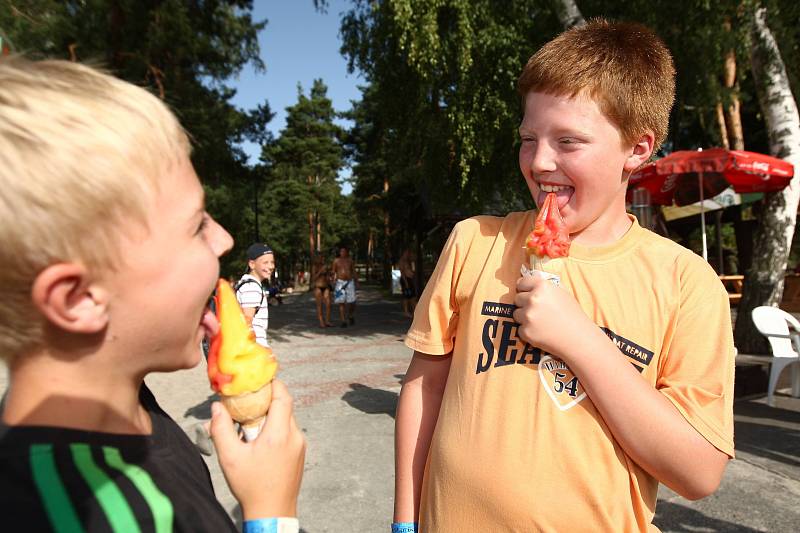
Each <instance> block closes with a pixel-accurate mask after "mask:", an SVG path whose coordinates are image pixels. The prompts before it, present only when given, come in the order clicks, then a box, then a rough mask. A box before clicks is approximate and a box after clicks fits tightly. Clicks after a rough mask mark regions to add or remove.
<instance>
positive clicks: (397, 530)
mask: <svg viewBox="0 0 800 533" xmlns="http://www.w3.org/2000/svg"><path fill="white" fill-rule="evenodd" d="M418 527H419V526H418V525H417V523H416V522H394V523H393V524H392V533H417V528H418Z"/></svg>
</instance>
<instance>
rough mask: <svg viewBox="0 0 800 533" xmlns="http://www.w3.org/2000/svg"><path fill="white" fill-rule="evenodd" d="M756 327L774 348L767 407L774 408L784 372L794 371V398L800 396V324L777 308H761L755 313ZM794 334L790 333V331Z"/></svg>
mask: <svg viewBox="0 0 800 533" xmlns="http://www.w3.org/2000/svg"><path fill="white" fill-rule="evenodd" d="M752 317H753V323H754V324H755V326H756V328H757V329H758V331H759V332H760V333H761V334H762V335H764V336H765V337H766V338H767V340H768V341H769V345H770V347H771V348H772V362H771V364H770V371H769V384H768V386H767V404H768V405H770V406H774V405H775V398H774V394H775V385H776V384H777V383H778V378H779V377H780V375H781V372H782V371H783V369H784V368H786V367H787V366H789V365H794V366H793V368H792V396H795V397H798V396H800V336H798V335H800V322H798V321H797V319H796V318H795V317H793V316H792V315H790V314H789V313H787V312H786V311H784V310H782V309H778V308H777V307H769V306H765V305H762V306H760V307H756V308H755V309H753V312H752ZM790 326H791V328H792V329H793V330H794V333H792V332H790V331H789V327H790Z"/></svg>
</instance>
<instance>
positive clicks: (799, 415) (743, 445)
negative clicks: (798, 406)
mask: <svg viewBox="0 0 800 533" xmlns="http://www.w3.org/2000/svg"><path fill="white" fill-rule="evenodd" d="M733 411H734V434H735V435H736V449H737V450H739V451H743V452H747V453H750V454H753V455H757V456H759V457H763V458H764V459H768V460H770V461H776V462H778V463H783V464H785V465H788V466H790V467H793V468H800V412H796V411H791V410H788V409H781V408H779V407H769V406H767V405H766V404H764V403H760V402H754V401H745V400H743V401H738V402H736V403H735V404H734V407H733Z"/></svg>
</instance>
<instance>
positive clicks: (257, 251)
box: [247, 242, 272, 261]
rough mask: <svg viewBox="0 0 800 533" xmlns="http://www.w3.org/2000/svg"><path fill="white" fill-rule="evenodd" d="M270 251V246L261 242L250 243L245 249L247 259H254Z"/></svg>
mask: <svg viewBox="0 0 800 533" xmlns="http://www.w3.org/2000/svg"><path fill="white" fill-rule="evenodd" d="M271 253H272V248H270V247H269V246H267V245H266V244H264V243H263V242H257V243H255V244H251V245H250V248H248V249H247V260H248V261H255V260H256V259H258V258H259V257H261V256H262V255H265V254H271Z"/></svg>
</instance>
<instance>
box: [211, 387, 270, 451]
mask: <svg viewBox="0 0 800 533" xmlns="http://www.w3.org/2000/svg"><path fill="white" fill-rule="evenodd" d="M221 401H222V404H223V405H224V406H225V408H226V409H227V410H228V412H229V413H230V415H231V418H233V419H234V420H236V421H237V422H239V423H240V424H241V425H242V429H243V431H244V434H245V440H247V441H248V442H249V441H251V440H253V439H255V438H256V436H258V433H259V431H261V426H262V424H263V422H264V417H265V416H266V414H267V410H269V404H270V402H271V401H272V382H271V381H270V382H269V383H267V384H266V385H264V386H263V387H261V388H260V389H258V390H257V391H255V392H247V393H244V394H238V395H236V396H221Z"/></svg>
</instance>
